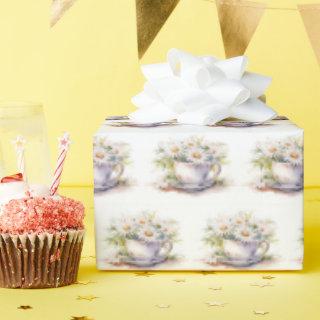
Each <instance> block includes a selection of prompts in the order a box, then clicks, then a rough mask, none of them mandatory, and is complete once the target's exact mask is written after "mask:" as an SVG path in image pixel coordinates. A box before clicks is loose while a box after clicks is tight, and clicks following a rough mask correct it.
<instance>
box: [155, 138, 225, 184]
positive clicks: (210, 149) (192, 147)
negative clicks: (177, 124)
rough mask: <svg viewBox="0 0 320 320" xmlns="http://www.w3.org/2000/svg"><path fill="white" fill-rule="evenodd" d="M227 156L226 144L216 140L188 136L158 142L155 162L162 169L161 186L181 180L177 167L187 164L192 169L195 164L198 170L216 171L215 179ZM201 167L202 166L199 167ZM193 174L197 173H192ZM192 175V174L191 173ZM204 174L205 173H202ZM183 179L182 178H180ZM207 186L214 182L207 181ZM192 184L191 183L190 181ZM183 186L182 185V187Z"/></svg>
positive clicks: (179, 182)
mask: <svg viewBox="0 0 320 320" xmlns="http://www.w3.org/2000/svg"><path fill="white" fill-rule="evenodd" d="M226 157H227V148H226V145H225V144H223V143H220V142H216V141H214V142H213V141H207V140H205V139H204V138H203V137H199V136H190V137H187V138H185V139H183V140H169V141H165V142H163V141H162V142H160V143H159V144H158V148H157V149H156V157H155V164H156V166H157V167H158V168H160V169H162V170H163V173H164V177H163V179H162V181H161V183H160V187H161V188H166V187H170V186H178V187H179V184H181V183H182V184H183V183H185V182H181V175H180V174H179V173H177V172H176V171H177V170H179V169H177V167H180V168H181V167H182V165H181V164H183V165H184V166H188V167H189V169H187V170H190V171H192V170H193V169H192V167H193V166H197V168H198V170H199V172H200V171H201V170H202V172H203V171H204V172H207V175H209V172H212V171H214V172H217V174H216V176H215V177H214V178H213V179H214V180H215V179H217V175H219V174H220V171H221V165H222V164H224V163H225V161H226ZM201 167H202V168H201ZM193 174H195V175H196V174H197V173H194V172H193ZM191 175H192V174H191ZM202 175H203V176H206V175H205V174H202ZM182 179H183V178H182ZM206 183H208V185H209V186H211V185H213V184H214V182H211V185H210V183H209V182H206ZM191 184H192V183H191ZM182 188H183V187H182Z"/></svg>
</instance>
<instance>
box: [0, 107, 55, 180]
mask: <svg viewBox="0 0 320 320" xmlns="http://www.w3.org/2000/svg"><path fill="white" fill-rule="evenodd" d="M19 141H20V142H21V141H22V142H23V143H22V144H19ZM18 145H19V146H20V148H23V150H24V151H23V159H22V161H23V169H21V158H19V157H20V156H21V154H19V150H20V151H21V149H19V147H17V146H18ZM21 170H23V171H24V172H21ZM20 172H21V173H23V174H24V177H25V180H26V181H27V182H28V184H40V185H49V184H50V182H51V176H52V172H51V168H50V154H49V146H48V141H47V130H46V123H45V117H44V113H43V108H42V105H41V104H36V103H29V102H0V179H1V178H2V177H5V176H9V175H13V174H16V173H20Z"/></svg>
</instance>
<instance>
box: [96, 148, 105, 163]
mask: <svg viewBox="0 0 320 320" xmlns="http://www.w3.org/2000/svg"><path fill="white" fill-rule="evenodd" d="M93 161H94V163H96V164H103V163H106V162H108V155H107V153H106V151H105V149H104V148H101V147H95V148H94V150H93Z"/></svg>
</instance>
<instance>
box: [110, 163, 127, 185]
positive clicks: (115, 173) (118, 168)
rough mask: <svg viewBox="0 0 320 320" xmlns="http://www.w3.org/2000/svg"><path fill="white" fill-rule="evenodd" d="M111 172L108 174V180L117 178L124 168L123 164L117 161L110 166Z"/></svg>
mask: <svg viewBox="0 0 320 320" xmlns="http://www.w3.org/2000/svg"><path fill="white" fill-rule="evenodd" d="M112 169H113V170H112V172H111V175H110V180H111V181H112V180H117V179H118V178H119V177H120V176H121V175H122V173H123V170H124V166H123V164H122V163H118V164H116V165H115V166H114V167H113V168H112Z"/></svg>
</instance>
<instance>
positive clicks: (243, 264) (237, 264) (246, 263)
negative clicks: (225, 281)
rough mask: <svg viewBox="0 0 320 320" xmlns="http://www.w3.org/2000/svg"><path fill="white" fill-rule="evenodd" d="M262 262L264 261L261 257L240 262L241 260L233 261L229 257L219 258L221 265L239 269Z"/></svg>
mask: <svg viewBox="0 0 320 320" xmlns="http://www.w3.org/2000/svg"><path fill="white" fill-rule="evenodd" d="M262 260H263V257H259V258H257V257H255V258H250V259H248V260H239V259H233V258H228V257H221V258H218V262H219V263H222V264H225V265H230V266H233V267H238V268H244V267H249V266H251V265H253V264H256V263H259V262H261V261H262Z"/></svg>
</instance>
